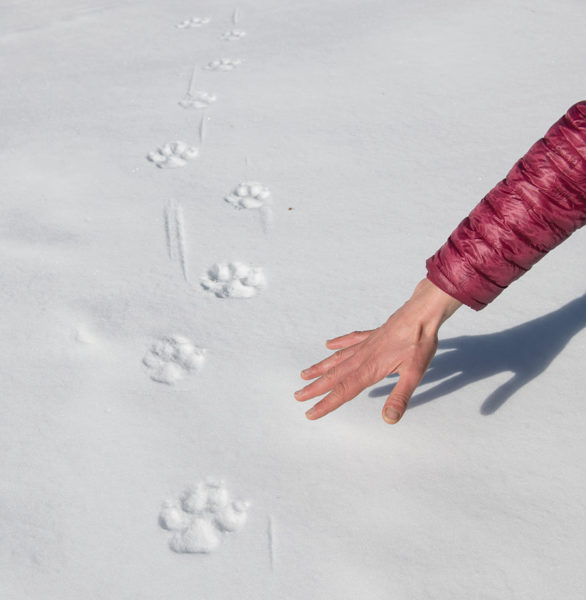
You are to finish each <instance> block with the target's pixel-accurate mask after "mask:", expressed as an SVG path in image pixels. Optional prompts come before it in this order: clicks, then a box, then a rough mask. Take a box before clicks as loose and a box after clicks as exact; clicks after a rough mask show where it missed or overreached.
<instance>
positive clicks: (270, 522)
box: [267, 515, 275, 571]
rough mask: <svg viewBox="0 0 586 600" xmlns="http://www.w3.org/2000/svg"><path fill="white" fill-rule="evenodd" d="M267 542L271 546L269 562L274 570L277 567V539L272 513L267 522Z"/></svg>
mask: <svg viewBox="0 0 586 600" xmlns="http://www.w3.org/2000/svg"><path fill="white" fill-rule="evenodd" d="M267 543H268V548H269V562H270V565H271V571H272V570H274V568H275V539H274V533H273V517H271V516H270V515H269V520H268V523H267Z"/></svg>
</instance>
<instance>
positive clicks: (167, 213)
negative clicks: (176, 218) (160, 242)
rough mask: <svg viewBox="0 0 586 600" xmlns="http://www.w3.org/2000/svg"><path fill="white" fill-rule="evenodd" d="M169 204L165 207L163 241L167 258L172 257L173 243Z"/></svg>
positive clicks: (170, 258)
mask: <svg viewBox="0 0 586 600" xmlns="http://www.w3.org/2000/svg"><path fill="white" fill-rule="evenodd" d="M171 208H172V207H171V205H169V206H167V208H166V209H165V241H166V242H167V256H168V257H169V260H172V259H173V243H172V241H171V240H172V235H171V221H170V219H171V214H170V213H171Z"/></svg>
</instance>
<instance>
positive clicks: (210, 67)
mask: <svg viewBox="0 0 586 600" xmlns="http://www.w3.org/2000/svg"><path fill="white" fill-rule="evenodd" d="M241 64H242V59H240V58H220V59H218V60H212V62H211V63H208V64H207V65H206V66H205V67H204V69H206V71H232V69H235V68H236V67H237V66H238V65H241Z"/></svg>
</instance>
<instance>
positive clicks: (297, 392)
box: [293, 390, 303, 398]
mask: <svg viewBox="0 0 586 600" xmlns="http://www.w3.org/2000/svg"><path fill="white" fill-rule="evenodd" d="M302 393H303V390H297V391H296V392H295V393H294V394H293V395H294V396H295V398H299V396H301V394H302Z"/></svg>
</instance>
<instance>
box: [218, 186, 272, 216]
mask: <svg viewBox="0 0 586 600" xmlns="http://www.w3.org/2000/svg"><path fill="white" fill-rule="evenodd" d="M224 200H225V201H226V202H228V203H229V204H231V205H232V206H233V207H234V208H237V209H242V208H262V207H263V206H266V205H267V204H269V203H270V200H271V192H270V190H269V188H268V187H266V186H264V185H262V183H258V182H256V181H244V182H243V183H241V184H239V185H237V186H236V188H235V189H234V191H232V192H230V193H229V194H228V195H227V196H225V197H224Z"/></svg>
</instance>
